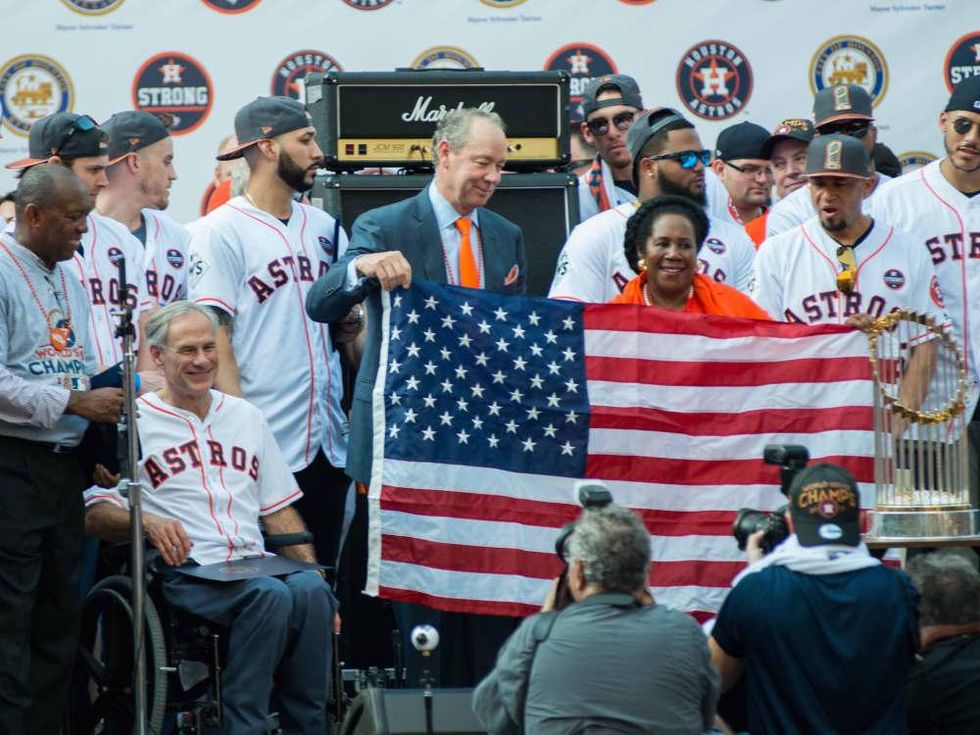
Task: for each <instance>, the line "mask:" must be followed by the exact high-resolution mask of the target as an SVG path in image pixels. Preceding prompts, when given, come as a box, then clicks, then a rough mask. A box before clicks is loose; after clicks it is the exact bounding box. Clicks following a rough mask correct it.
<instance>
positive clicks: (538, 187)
mask: <svg viewBox="0 0 980 735" xmlns="http://www.w3.org/2000/svg"><path fill="white" fill-rule="evenodd" d="M431 179H432V177H431V176H425V175H419V174H415V175H409V176H362V175H355V174H326V175H321V176H318V177H317V179H316V183H315V184H314V186H313V191H312V192H311V193H310V198H311V201H312V202H313V204H314V205H315V206H318V207H320V208H321V209H324V210H326V211H327V212H329V213H330V214H331V215H333V216H334V217H338V218H339V219H340V222H341V224H342V225H343V226H344V229H346V230H347V234H348V235H349V234H350V232H351V225H353V224H354V220H355V219H357V217H358V215H360V214H361V213H362V212H366V211H367V210H369V209H374V208H375V207H381V206H384V205H385V204H392V203H394V202H397V201H401V200H402V199H407V198H408V197H410V196H413V195H415V194H417V193H418V192H419V191H421V190H422V189H423V188H424V187H425V186H426V185H427V184H428V183H429V181H431ZM577 187H578V179H576V178H575V176H573V175H572V174H506V175H505V176H504V177H503V178H502V179H501V180H500V185H499V186H498V187H497V191H496V193H494V195H493V198H492V199H491V200H490V204H489V206H488V207H487V208H488V209H492V210H493V211H494V212H496V213H497V214H499V215H502V216H504V217H506V218H507V219H509V220H510V221H511V222H513V223H514V224H516V225H517V226H518V227H520V228H521V230H523V231H524V246H525V249H526V250H527V291H528V293H529V294H533V295H536V296H546V295H547V294H548V288H549V287H550V286H551V279H552V276H554V273H555V261H556V260H557V259H558V253H559V252H560V251H561V248H562V245H564V244H565V240H566V239H568V234H569V233H570V232H571V231H572V228H573V227H575V225H577V224H578V219H579V212H578V189H577Z"/></svg>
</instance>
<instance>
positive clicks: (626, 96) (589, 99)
mask: <svg viewBox="0 0 980 735" xmlns="http://www.w3.org/2000/svg"><path fill="white" fill-rule="evenodd" d="M606 90H616V91H617V92H619V97H610V98H609V99H605V100H602V101H601V102H599V101H598V100H596V97H598V96H599V93H600V92H605V91H606ZM614 105H626V106H628V107H635V108H636V109H637V110H642V109H643V99H642V98H641V97H640V87H639V85H638V84H637V83H636V80H635V79H634V78H633V77H631V76H627V75H626V74H606V75H604V76H601V77H596V78H595V79H593V80H592V81H591V82H589V83H588V84H587V85H585V90H584V91H583V92H582V114H583V115H584V116H585V117H588V116H589V115H591V114H592V113H593V112H595V111H596V110H599V109H602V108H603V107H613V106H614Z"/></svg>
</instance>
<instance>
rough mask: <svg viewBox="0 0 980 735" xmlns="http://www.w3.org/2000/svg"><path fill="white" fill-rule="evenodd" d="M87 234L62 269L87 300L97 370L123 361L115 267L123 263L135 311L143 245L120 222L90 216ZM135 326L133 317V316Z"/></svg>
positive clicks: (140, 279)
mask: <svg viewBox="0 0 980 735" xmlns="http://www.w3.org/2000/svg"><path fill="white" fill-rule="evenodd" d="M86 224H87V225H88V232H86V233H85V234H84V235H83V236H82V243H81V245H80V246H79V248H78V251H77V252H76V253H75V255H74V257H72V259H71V260H70V261H68V262H66V263H65V265H66V266H67V268H68V272H69V273H71V274H72V275H74V276H75V278H77V279H78V280H79V281H80V282H81V284H82V286H83V287H84V288H85V293H86V295H87V296H88V300H89V306H90V309H89V338H90V339H91V344H92V352H93V355H94V356H95V360H96V362H97V363H98V364H99V366H100V368H104V367H107V366H109V365H115V364H116V363H117V362H119V361H120V360H122V359H123V354H122V341H121V340H120V339H118V338H117V337H116V327H117V326H118V325H119V320H118V319H117V318H116V317H115V316H113V314H112V312H113V311H115V310H117V309H118V308H119V304H120V303H121V302H120V299H119V291H120V287H119V272H118V270H117V267H116V264H117V263H118V262H119V259H120V258H125V259H126V280H127V281H128V282H129V288H128V293H129V300H130V303H131V304H132V305H133V306H134V307H137V308H138V298H137V297H138V294H139V288H140V286H139V284H140V282H141V281H142V279H143V245H142V243H140V241H139V240H137V239H136V238H135V237H133V235H132V233H130V231H129V230H128V229H126V226H125V225H124V224H122V223H121V222H117V221H116V220H114V219H110V218H109V217H103V216H102V215H101V214H98V213H96V212H92V213H91V214H90V215H89V216H88V219H87V220H86ZM133 319H134V322H135V320H136V314H134V315H133Z"/></svg>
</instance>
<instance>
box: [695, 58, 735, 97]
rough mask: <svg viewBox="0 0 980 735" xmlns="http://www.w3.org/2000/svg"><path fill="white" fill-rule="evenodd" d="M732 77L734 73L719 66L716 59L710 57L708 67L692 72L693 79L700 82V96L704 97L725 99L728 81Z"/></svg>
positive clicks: (725, 67)
mask: <svg viewBox="0 0 980 735" xmlns="http://www.w3.org/2000/svg"><path fill="white" fill-rule="evenodd" d="M734 76H735V72H733V71H732V70H731V69H729V68H728V67H727V66H719V65H718V59H717V58H715V57H711V63H710V64H709V65H708V66H702V67H701V68H700V69H699V70H698V71H696V72H694V77H695V78H696V79H698V80H700V81H701V85H702V86H701V94H702V95H704V96H705V97H708V96H717V97H726V96H727V95H728V80H729V79H731V78H732V77H734Z"/></svg>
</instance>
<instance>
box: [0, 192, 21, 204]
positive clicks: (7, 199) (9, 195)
mask: <svg viewBox="0 0 980 735" xmlns="http://www.w3.org/2000/svg"><path fill="white" fill-rule="evenodd" d="M16 193H17V192H16V191H8V192H7V193H6V194H4V195H3V196H2V197H0V204H2V203H3V202H13V201H16V200H15V199H14V194H16Z"/></svg>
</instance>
